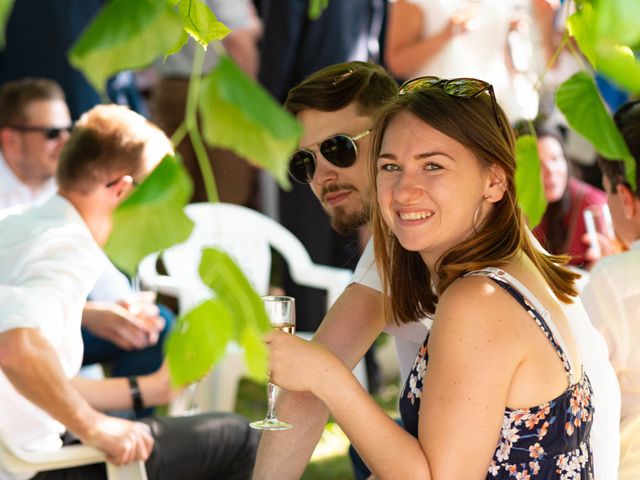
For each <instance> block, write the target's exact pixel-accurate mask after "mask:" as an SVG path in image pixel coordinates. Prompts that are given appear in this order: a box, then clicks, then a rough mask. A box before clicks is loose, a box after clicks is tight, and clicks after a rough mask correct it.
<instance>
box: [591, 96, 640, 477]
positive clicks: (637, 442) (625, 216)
mask: <svg viewBox="0 0 640 480" xmlns="http://www.w3.org/2000/svg"><path fill="white" fill-rule="evenodd" d="M615 121H616V124H617V126H618V128H619V129H620V131H621V132H622V136H623V137H624V140H625V142H626V144H627V147H628V148H629V151H630V152H631V154H632V156H633V157H634V158H635V163H636V165H637V163H638V162H639V161H640V101H635V102H631V103H628V104H626V105H624V106H622V107H621V108H620V110H619V111H618V112H617V113H616V115H615ZM598 165H599V167H600V170H601V171H602V182H603V185H604V188H605V191H606V192H607V203H608V204H609V209H610V210H611V218H612V220H613V228H614V230H615V232H616V235H617V237H618V239H619V240H620V241H621V242H622V243H623V245H624V246H625V247H626V248H627V249H628V251H625V252H622V253H619V254H615V255H609V256H607V257H604V258H602V259H601V260H600V261H598V262H597V263H596V264H595V266H594V268H593V269H592V270H591V275H590V277H589V283H587V285H586V286H585V288H584V290H583V292H582V301H583V303H584V306H585V308H586V309H587V313H588V314H589V316H590V317H591V320H592V322H593V323H594V325H595V326H596V327H597V328H598V329H599V330H600V332H601V333H602V335H603V336H604V338H605V340H606V341H607V344H608V346H609V358H610V360H611V363H612V364H613V367H614V368H615V370H616V373H617V375H618V381H619V382H620V389H621V393H622V413H621V418H620V470H619V472H618V475H619V476H618V477H617V478H619V480H636V479H638V478H640V280H639V279H638V271H640V193H639V190H638V188H637V187H636V188H635V189H634V188H632V186H631V185H630V183H629V182H628V181H627V177H626V173H627V167H626V166H625V164H624V162H622V161H612V160H606V159H602V158H601V159H599V160H598ZM635 180H636V184H637V185H640V169H638V168H637V167H636V172H635Z"/></svg>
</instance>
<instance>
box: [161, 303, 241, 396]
mask: <svg viewBox="0 0 640 480" xmlns="http://www.w3.org/2000/svg"><path fill="white" fill-rule="evenodd" d="M232 331H233V320H232V318H231V315H230V314H229V311H228V310H227V307H226V306H225V305H224V304H223V303H222V302H219V301H216V300H205V301H204V302H203V303H201V304H200V305H198V306H197V307H196V308H194V309H193V310H191V311H190V312H189V313H187V314H186V315H185V316H183V317H180V318H179V319H178V321H177V323H176V325H175V327H174V329H173V331H172V332H171V335H169V338H168V339H167V347H166V349H167V356H168V359H169V371H170V373H171V380H172V382H173V383H174V384H175V385H179V386H183V385H187V384H189V383H192V382H195V381H197V380H200V379H201V378H202V377H204V376H205V375H206V374H207V373H208V372H209V371H210V370H211V368H212V367H213V366H214V365H215V364H216V363H217V362H218V360H220V358H222V356H223V355H224V353H225V350H226V347H227V343H228V342H229V340H230V339H231V333H232Z"/></svg>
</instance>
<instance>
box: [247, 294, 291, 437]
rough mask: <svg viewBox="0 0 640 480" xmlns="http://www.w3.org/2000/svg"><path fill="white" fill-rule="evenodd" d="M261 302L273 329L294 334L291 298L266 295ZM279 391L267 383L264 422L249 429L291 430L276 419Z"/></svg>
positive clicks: (261, 421)
mask: <svg viewBox="0 0 640 480" xmlns="http://www.w3.org/2000/svg"><path fill="white" fill-rule="evenodd" d="M262 301H263V303H264V308H265V310H266V311H267V316H268V317H269V322H270V323H271V325H272V326H273V328H275V329H276V330H280V331H281V332H284V333H290V334H293V333H295V332H296V302H295V299H294V298H293V297H285V296H277V295H266V296H264V297H262ZM279 390H280V389H279V388H278V387H277V386H276V385H274V384H273V383H271V382H269V383H268V384H267V394H268V397H267V398H268V407H267V417H266V418H265V419H264V420H258V421H257V422H252V423H250V424H249V425H250V426H251V428H255V429H258V430H288V429H290V428H293V425H291V424H290V423H287V422H282V421H280V420H278V419H277V418H276V412H275V407H276V398H277V396H278V391H279Z"/></svg>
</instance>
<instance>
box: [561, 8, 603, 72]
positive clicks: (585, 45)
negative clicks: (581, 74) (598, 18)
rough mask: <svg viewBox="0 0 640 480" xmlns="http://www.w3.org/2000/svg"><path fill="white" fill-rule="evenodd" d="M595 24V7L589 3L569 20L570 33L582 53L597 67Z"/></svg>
mask: <svg viewBox="0 0 640 480" xmlns="http://www.w3.org/2000/svg"><path fill="white" fill-rule="evenodd" d="M594 23H595V22H594V13H593V7H592V6H591V4H588V3H587V4H585V5H583V7H582V8H581V9H580V10H578V11H577V12H574V13H573V14H572V15H571V16H570V17H569V18H568V19H567V28H568V29H569V33H570V34H571V36H573V37H574V38H575V39H576V42H577V43H578V46H579V47H580V51H581V52H582V53H583V54H584V55H585V57H587V59H588V60H589V63H591V65H593V66H595V65H596V52H595V48H596V47H595V37H594V35H593V28H594V27H593V25H594Z"/></svg>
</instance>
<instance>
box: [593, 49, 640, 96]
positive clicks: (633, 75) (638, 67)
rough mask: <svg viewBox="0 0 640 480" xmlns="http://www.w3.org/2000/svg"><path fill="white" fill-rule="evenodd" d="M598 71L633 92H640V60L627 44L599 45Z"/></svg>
mask: <svg viewBox="0 0 640 480" xmlns="http://www.w3.org/2000/svg"><path fill="white" fill-rule="evenodd" d="M597 62H598V71H599V72H600V73H602V74H604V75H605V76H606V77H607V78H609V79H610V80H611V81H613V82H614V83H616V84H618V85H619V86H620V87H622V88H624V89H625V90H627V91H628V92H631V93H636V94H637V93H640V60H638V59H637V58H636V57H635V56H634V54H633V51H631V49H630V48H629V47H625V46H620V45H617V46H615V45H614V46H612V45H599V46H598V47H597Z"/></svg>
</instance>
